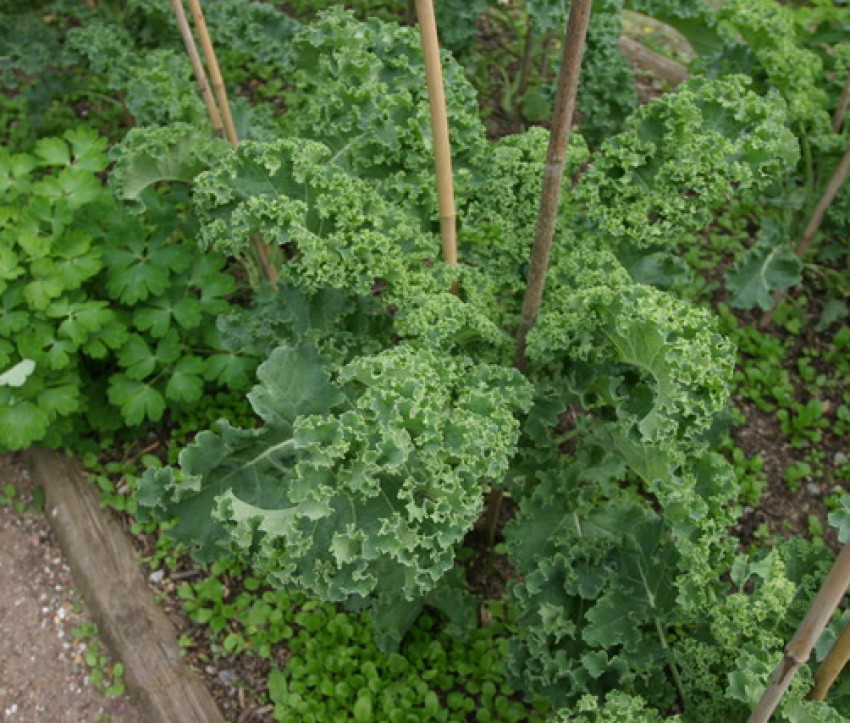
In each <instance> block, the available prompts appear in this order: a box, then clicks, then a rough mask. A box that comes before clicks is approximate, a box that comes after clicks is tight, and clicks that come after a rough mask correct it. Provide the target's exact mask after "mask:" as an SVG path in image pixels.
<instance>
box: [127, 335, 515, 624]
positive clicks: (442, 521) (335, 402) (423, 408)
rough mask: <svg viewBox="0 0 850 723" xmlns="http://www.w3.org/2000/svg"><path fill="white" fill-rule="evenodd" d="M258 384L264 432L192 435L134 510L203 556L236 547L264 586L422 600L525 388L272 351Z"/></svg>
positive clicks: (437, 370) (382, 603)
mask: <svg viewBox="0 0 850 723" xmlns="http://www.w3.org/2000/svg"><path fill="white" fill-rule="evenodd" d="M258 378H259V380H260V384H259V385H258V386H256V387H255V388H254V390H253V391H252V392H251V393H250V395H249V400H250V401H251V404H252V406H253V407H254V410H255V411H256V412H257V414H258V415H259V416H260V417H261V418H262V419H263V420H264V422H265V425H264V426H263V427H262V428H260V429H252V430H240V429H234V428H233V427H231V426H230V425H229V424H228V423H227V422H221V423H219V425H218V427H217V428H216V429H215V430H213V431H210V432H204V433H202V434H201V435H199V436H198V438H197V440H196V441H195V443H194V444H193V445H191V446H190V447H188V448H187V449H186V450H184V451H183V452H182V453H181V455H180V463H181V473H180V475H179V476H178V477H176V478H175V477H174V476H173V473H172V472H171V471H170V470H168V469H166V470H159V471H151V472H149V473H148V475H147V476H146V478H145V482H144V486H143V488H142V491H141V495H142V502H143V503H144V504H147V505H154V506H156V513H157V515H158V516H161V517H163V518H170V517H177V518H178V523H177V526H176V527H175V529H174V531H173V534H174V536H175V537H177V539H180V540H184V541H186V542H188V543H191V544H194V545H196V546H198V545H200V546H199V547H198V552H199V555H200V556H201V557H203V558H205V559H212V558H214V557H215V556H216V555H217V554H219V555H220V554H221V553H222V552H223V551H224V550H227V549H228V548H235V549H237V550H241V551H242V552H243V553H244V554H246V555H247V556H248V557H249V558H250V559H251V561H252V563H253V564H254V566H255V567H257V568H258V569H261V570H263V571H265V572H267V573H268V574H269V576H270V579H272V580H276V581H278V582H279V583H281V584H283V585H286V584H289V583H291V582H296V584H297V585H298V586H299V587H300V588H301V589H303V590H304V591H306V592H308V593H310V594H313V595H317V596H319V597H321V598H323V599H326V600H333V601H339V602H346V603H348V604H349V605H356V604H358V603H360V604H361V605H363V604H365V605H366V606H367V607H370V608H372V609H373V610H374V611H375V612H377V614H378V615H379V616H380V615H381V614H384V615H392V614H393V612H394V611H395V612H397V611H398V608H399V606H400V605H401V606H402V607H403V606H404V605H405V604H406V603H410V602H414V603H416V602H418V601H419V600H421V599H422V598H423V596H425V595H426V594H427V593H429V592H431V591H432V590H434V589H435V588H436V587H437V586H438V584H439V583H440V581H441V580H442V578H443V577H444V575H446V573H448V572H449V571H450V570H451V569H452V567H453V565H454V556H455V549H454V548H455V545H457V544H458V543H459V542H460V541H461V540H462V539H463V537H464V536H465V534H466V533H467V532H468V530H469V529H470V527H471V526H472V525H473V523H474V522H475V520H476V519H477V518H478V516H479V515H480V513H481V509H482V504H483V497H482V491H483V489H484V487H486V485H487V484H489V483H492V482H493V481H497V480H499V479H501V478H502V477H503V476H504V474H505V472H506V470H507V467H508V464H509V461H510V458H511V457H512V455H513V452H514V450H515V449H516V443H517V437H518V432H519V423H518V421H517V420H516V419H515V417H514V414H515V413H517V412H519V411H521V410H523V409H525V408H527V406H528V404H529V402H530V389H529V385H528V383H527V382H526V381H525V380H524V379H523V378H522V376H521V375H519V373H518V372H516V371H514V370H511V369H505V368H503V367H498V366H490V365H486V364H476V363H474V362H472V361H470V360H466V359H463V358H462V357H457V356H445V355H439V354H436V353H433V352H429V351H425V350H414V349H410V348H406V347H404V346H400V347H397V348H394V349H390V350H387V351H385V352H382V353H380V354H377V355H372V356H362V357H359V358H357V359H355V360H354V361H352V362H350V363H348V364H346V365H344V366H342V367H340V368H338V369H337V370H336V371H335V372H334V373H333V374H331V372H330V371H329V370H328V368H327V364H326V362H325V361H324V360H323V359H322V358H321V357H320V356H319V355H318V354H317V353H316V352H315V351H314V350H312V349H311V348H310V347H301V348H293V347H290V346H281V347H279V348H277V349H276V350H275V351H274V352H272V354H271V355H270V357H269V359H268V360H267V361H266V362H265V363H264V364H263V365H262V366H261V367H260V368H259V370H258ZM210 513H212V516H210ZM408 624H409V623H408ZM403 630H404V628H403V627H402V629H401V632H402V633H403ZM387 634H388V635H389V636H390V637H391V638H392V637H394V638H395V639H396V640H397V639H398V637H399V630H397V629H396V630H392V629H390V630H388V631H387Z"/></svg>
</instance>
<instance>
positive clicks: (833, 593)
mask: <svg viewBox="0 0 850 723" xmlns="http://www.w3.org/2000/svg"><path fill="white" fill-rule="evenodd" d="M849 584H850V543H845V545H844V547H843V548H842V549H841V552H840V553H839V555H838V558H837V559H836V561H835V564H834V565H833V566H832V570H830V571H829V575H827V576H826V580H824V582H823V585H822V586H821V589H820V591H819V592H818V594H817V596H816V597H815V599H814V601H813V602H812V605H811V607H810V608H809V611H808V612H807V613H806V617H805V618H804V619H803V622H802V623H800V627H799V628H797V632H796V633H795V634H794V637H793V638H792V639H791V642H789V643H788V645H787V646H786V648H785V654H784V655H783V657H782V660H781V661H780V663H779V665H778V666H777V667H776V670H775V671H774V673H773V678H772V679H771V682H770V684H769V685H768V686H767V688H766V689H765V691H764V694H763V695H762V697H761V700H760V701H759V702H758V705H757V706H756V707H755V709H754V710H753V712H752V714H751V715H750V718H749V721H748V723H767V722H768V721H769V720H770V716H771V715H772V714H773V711H774V710H776V706H777V705H779V701H780V700H782V696H783V695H784V694H785V691H786V690H787V689H788V686H789V685H790V684H791V680H792V679H793V678H794V675H795V674H796V673H797V669H798V668H799V667H800V666H801V665H803V663H805V662H806V661H807V660H808V659H809V656H810V655H811V654H812V649H813V648H814V647H815V643H816V642H817V640H818V638H819V637H820V634H821V633H822V632H823V630H824V628H825V627H826V626H827V624H828V623H829V621H830V618H831V617H832V614H833V612H835V609H836V608H837V607H838V604H839V603H840V602H841V599H842V598H843V597H844V593H845V592H846V591H847V586H848V585H849Z"/></svg>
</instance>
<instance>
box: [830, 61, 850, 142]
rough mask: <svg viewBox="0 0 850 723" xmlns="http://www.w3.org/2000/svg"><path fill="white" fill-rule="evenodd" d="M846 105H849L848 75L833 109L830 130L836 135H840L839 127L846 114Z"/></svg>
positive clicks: (842, 123)
mask: <svg viewBox="0 0 850 723" xmlns="http://www.w3.org/2000/svg"><path fill="white" fill-rule="evenodd" d="M848 103H850V73H848V74H847V80H845V81H844V87H843V88H842V89H841V95H840V96H839V97H838V105H837V106H836V108H835V113H833V115H832V130H834V131H835V132H836V133H840V132H841V126H843V125H844V116H845V115H846V114H847V104H848Z"/></svg>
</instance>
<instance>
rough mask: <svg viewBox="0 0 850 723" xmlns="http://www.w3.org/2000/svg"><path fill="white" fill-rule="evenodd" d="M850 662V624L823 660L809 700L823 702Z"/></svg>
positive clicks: (816, 674) (845, 627)
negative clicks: (849, 661)
mask: <svg viewBox="0 0 850 723" xmlns="http://www.w3.org/2000/svg"><path fill="white" fill-rule="evenodd" d="M848 660H850V622H848V623H847V625H845V626H844V630H842V631H841V635H839V636H838V639H837V640H836V641H835V642H834V643H833V644H832V647H831V648H830V650H829V653H827V656H826V657H825V658H824V659H823V662H822V663H821V664H820V666H819V667H818V669H817V672H816V673H815V684H814V686H812V690H811V692H810V693H809V700H823V699H824V698H826V694H827V693H828V692H829V689H830V688H831V687H832V684H833V683H834V682H835V679H836V678H837V677H838V674H839V673H840V672H841V671H842V670H843V669H844V666H845V665H847V661H848Z"/></svg>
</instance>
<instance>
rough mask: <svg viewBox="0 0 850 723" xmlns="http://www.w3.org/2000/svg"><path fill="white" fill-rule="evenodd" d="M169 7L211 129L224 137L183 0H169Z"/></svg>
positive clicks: (217, 110) (222, 127) (219, 114)
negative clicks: (181, 38)
mask: <svg viewBox="0 0 850 723" xmlns="http://www.w3.org/2000/svg"><path fill="white" fill-rule="evenodd" d="M171 7H172V9H173V10H174V17H175V18H176V19H177V27H178V28H179V29H180V35H181V36H182V37H183V44H184V45H185V46H186V52H187V53H188V54H189V61H190V62H191V63H192V69H193V70H194V71H195V78H197V80H198V86H199V87H200V89H201V97H202V98H203V99H204V105H206V107H207V113H209V116H210V123H212V127H213V131H214V132H215V134H216V135H217V136H219V137H220V138H224V125H223V124H222V121H221V113H220V112H219V109H218V106H217V105H216V102H215V98H213V94H212V91H211V90H210V83H209V80H208V79H207V74H206V72H205V71H204V66H203V63H201V56H200V55H199V54H198V48H197V46H196V45H195V38H194V37H193V36H192V30H191V28H190V27H189V21H188V20H187V19H186V12H185V11H184V10H183V0H171Z"/></svg>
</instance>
